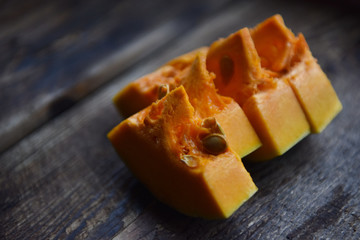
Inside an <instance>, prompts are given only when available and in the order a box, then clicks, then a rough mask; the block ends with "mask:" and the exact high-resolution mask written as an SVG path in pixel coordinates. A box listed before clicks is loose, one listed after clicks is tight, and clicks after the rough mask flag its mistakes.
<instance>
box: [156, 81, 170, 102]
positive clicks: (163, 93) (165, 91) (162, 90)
mask: <svg viewBox="0 0 360 240" xmlns="http://www.w3.org/2000/svg"><path fill="white" fill-rule="evenodd" d="M169 91H170V88H169V85H168V84H161V85H160V86H159V89H158V99H162V98H163V97H165V96H166V94H168V93H169Z"/></svg>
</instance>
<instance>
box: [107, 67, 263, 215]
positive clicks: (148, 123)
mask: <svg viewBox="0 0 360 240" xmlns="http://www.w3.org/2000/svg"><path fill="white" fill-rule="evenodd" d="M195 65H196V64H195ZM195 68H196V67H195ZM213 120H214V119H212V118H210V119H209V118H202V117H201V114H197V113H196V111H195V109H194V107H193V106H192V104H191V102H190V100H189V97H188V94H187V92H186V91H185V88H184V87H183V86H180V87H178V88H175V89H174V90H173V91H171V92H169V93H168V94H165V96H164V97H163V98H161V99H160V100H158V101H156V102H154V103H152V105H150V106H149V107H147V108H145V109H143V110H142V111H140V112H138V113H136V114H134V115H132V116H131V117H129V118H127V119H126V120H124V121H123V122H121V123H120V124H119V125H118V126H116V127H115V128H114V129H113V130H111V131H110V132H109V134H108V138H109V139H110V141H111V143H112V144H113V146H114V148H115V149H116V150H117V152H118V154H119V155H120V156H121V158H122V160H123V161H124V162H125V163H126V165H127V166H128V167H129V169H130V170H131V171H132V172H133V173H134V174H135V175H136V176H137V178H138V179H139V180H140V181H141V182H143V183H144V184H145V185H146V186H147V187H148V189H149V190H150V191H151V192H152V193H153V194H154V195H155V196H156V197H157V198H158V199H160V200H161V201H163V202H164V203H166V204H168V205H170V206H172V207H174V208H175V209H177V210H178V211H180V212H182V213H185V214H187V215H190V216H198V217H202V218H209V219H214V218H226V217H229V216H230V215H231V214H232V213H233V212H234V211H235V210H236V209H237V208H238V207H239V206H240V205H241V204H243V203H244V202H245V201H246V200H247V199H249V198H250V197H251V196H252V195H253V194H254V193H255V192H256V191H257V187H256V186H255V184H254V183H253V181H252V179H251V177H250V175H249V173H248V172H247V171H246V170H245V168H244V166H243V164H242V162H241V160H240V158H239V157H238V155H237V154H236V153H235V152H234V151H233V150H232V149H231V147H229V146H228V144H227V139H226V136H225V135H223V134H222V132H221V130H219V126H218V125H217V124H215V125H214V121H213ZM220 128H221V127H220Z"/></svg>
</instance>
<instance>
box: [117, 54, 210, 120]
mask: <svg viewBox="0 0 360 240" xmlns="http://www.w3.org/2000/svg"><path fill="white" fill-rule="evenodd" d="M206 51H207V47H202V48H199V49H196V50H194V51H192V52H189V53H186V54H184V55H181V56H179V57H177V58H175V59H173V60H171V61H169V62H168V63H166V64H165V65H163V66H161V67H160V68H159V69H157V70H156V71H154V72H152V73H149V74H147V75H145V76H143V77H141V78H139V79H137V80H136V81H134V82H131V83H130V84H128V85H127V86H126V87H125V88H123V89H122V90H121V91H119V92H118V93H117V94H116V95H115V96H114V98H113V102H114V104H115V106H116V108H117V109H118V111H119V112H120V113H121V114H122V115H123V116H124V117H125V118H126V117H129V116H131V115H133V114H134V113H136V112H138V111H140V110H142V109H143V108H145V107H147V106H149V105H150V104H151V103H153V102H155V101H156V100H157V99H158V95H159V92H158V91H159V87H160V86H161V85H164V84H166V85H168V86H169V89H170V90H172V89H174V88H175V87H176V86H178V85H179V79H178V76H179V75H180V74H181V72H182V71H183V70H184V69H186V68H187V67H189V66H190V65H191V63H192V62H193V61H194V59H195V57H196V55H197V54H198V53H199V52H206Z"/></svg>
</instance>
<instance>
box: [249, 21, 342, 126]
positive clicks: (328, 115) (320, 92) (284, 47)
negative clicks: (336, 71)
mask: <svg viewBox="0 0 360 240" xmlns="http://www.w3.org/2000/svg"><path fill="white" fill-rule="evenodd" d="M251 36H252V38H253V40H254V44H255V48H256V50H257V52H258V54H259V56H260V57H261V59H262V61H261V63H262V65H263V66H264V67H265V68H267V69H270V70H272V71H274V72H276V73H277V74H278V75H279V76H280V77H281V78H282V79H283V80H284V81H287V82H289V84H290V86H291V87H292V89H293V91H294V93H295V95H296V97H297V99H298V101H299V103H300V105H301V107H302V109H303V111H304V113H305V115H306V117H307V120H308V122H309V124H310V127H311V132H312V133H319V132H321V131H322V130H323V129H324V128H325V127H326V126H327V125H328V124H329V123H330V122H331V120H332V119H333V118H334V117H335V116H336V115H337V114H338V113H339V112H340V111H341V109H342V105H341V102H340V100H339V99H338V97H337V95H336V92H335V90H334V89H333V87H332V85H331V83H330V81H329V79H328V78H327V76H326V75H325V73H324V72H323V71H322V69H321V68H320V66H319V64H318V63H317V60H316V59H315V58H314V57H313V56H312V54H311V51H310V49H309V46H308V45H307V43H306V40H305V38H304V36H303V35H302V34H299V36H298V37H295V35H294V34H293V33H292V32H291V30H290V29H288V28H287V27H286V26H285V24H284V21H283V19H282V17H281V16H280V15H275V16H273V17H271V18H269V19H267V20H266V21H264V22H263V23H261V24H259V25H258V26H256V27H255V29H253V30H252V32H251ZM271 50H273V51H271ZM268 63H273V64H268Z"/></svg>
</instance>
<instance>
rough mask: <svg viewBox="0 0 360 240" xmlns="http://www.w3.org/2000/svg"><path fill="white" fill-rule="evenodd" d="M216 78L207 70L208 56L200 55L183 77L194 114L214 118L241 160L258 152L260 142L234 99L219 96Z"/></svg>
mask: <svg viewBox="0 0 360 240" xmlns="http://www.w3.org/2000/svg"><path fill="white" fill-rule="evenodd" d="M214 78H215V76H214V74H212V73H209V72H208V71H207V69H206V54H205V53H199V54H198V56H197V57H196V58H195V60H194V62H193V64H192V65H191V67H190V68H188V69H187V70H186V71H184V74H183V76H181V77H180V79H181V81H180V84H181V85H183V86H184V88H185V90H186V92H187V94H188V96H189V99H190V103H191V104H192V106H193V107H194V109H195V114H196V115H197V116H198V117H200V118H207V117H215V119H216V120H217V121H218V123H219V124H220V126H221V128H222V129H223V130H224V133H225V135H226V138H227V140H228V142H229V145H230V147H231V148H232V150H234V151H235V152H236V153H237V154H238V155H239V157H244V156H246V155H248V154H249V153H251V152H253V151H254V150H255V149H257V148H259V147H260V145H261V142H260V140H259V138H258V136H257V135H256V133H255V131H254V129H253V127H252V126H251V124H250V122H249V120H248V119H247V117H246V115H245V114H244V112H243V110H242V109H241V108H240V106H239V105H238V104H237V103H236V102H235V101H234V100H233V99H231V98H228V97H224V96H220V95H219V94H217V92H216V89H215V85H214V82H213V79H214Z"/></svg>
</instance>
